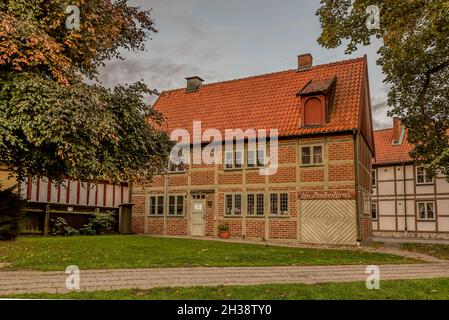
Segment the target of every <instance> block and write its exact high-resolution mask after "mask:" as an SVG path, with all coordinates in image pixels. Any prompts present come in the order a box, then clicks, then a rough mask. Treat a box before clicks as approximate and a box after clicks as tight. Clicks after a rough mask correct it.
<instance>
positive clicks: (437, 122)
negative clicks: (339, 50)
mask: <svg viewBox="0 0 449 320" xmlns="http://www.w3.org/2000/svg"><path fill="white" fill-rule="evenodd" d="M370 5H377V6H378V8H379V9H380V19H381V20H380V28H379V29H368V28H367V26H366V23H365V22H366V19H367V18H368V14H367V12H366V9H367V7H368V6H370ZM317 15H318V16H319V18H320V21H321V26H322V33H321V35H320V37H319V38H318V42H319V43H320V44H321V45H322V46H324V47H326V48H335V47H338V46H340V45H341V44H342V43H343V42H345V43H347V48H346V52H347V53H352V52H354V51H355V50H356V49H357V48H358V46H360V45H364V46H366V45H369V44H370V39H371V37H377V38H380V39H382V40H383V45H382V46H381V48H380V50H379V54H380V59H379V60H378V64H379V65H380V66H381V67H382V70H383V72H384V74H385V82H386V83H387V84H388V85H389V87H390V90H389V93H388V104H389V106H390V107H391V110H390V111H389V114H390V115H397V116H399V117H400V118H401V120H402V123H403V124H404V125H405V127H406V128H407V129H408V139H409V142H410V143H412V144H414V145H415V148H414V151H413V152H412V154H411V155H412V156H413V158H414V159H415V160H416V161H417V162H420V163H425V164H429V165H430V168H431V169H433V170H435V171H436V170H440V171H442V172H443V173H444V174H446V175H449V140H448V130H449V45H448V43H449V0H383V1H376V2H373V1H370V0H352V1H351V0H322V1H321V7H320V9H319V10H318V12H317Z"/></svg>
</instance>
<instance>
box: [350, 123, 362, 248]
mask: <svg viewBox="0 0 449 320" xmlns="http://www.w3.org/2000/svg"><path fill="white" fill-rule="evenodd" d="M352 134H353V138H354V160H355V162H354V163H355V168H354V169H355V192H356V197H355V205H356V208H355V216H356V230H357V245H359V244H360V241H361V235H360V194H359V191H360V190H359V179H360V177H359V151H358V139H357V136H358V131H357V130H356V129H354V130H353V131H352Z"/></svg>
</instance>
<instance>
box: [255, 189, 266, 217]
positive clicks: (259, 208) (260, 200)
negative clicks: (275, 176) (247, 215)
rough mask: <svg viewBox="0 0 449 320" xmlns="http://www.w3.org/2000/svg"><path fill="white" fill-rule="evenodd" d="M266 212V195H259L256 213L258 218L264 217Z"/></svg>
mask: <svg viewBox="0 0 449 320" xmlns="http://www.w3.org/2000/svg"><path fill="white" fill-rule="evenodd" d="M264 212H265V210H264V195H263V194H262V193H259V194H258V195H257V203H256V213H257V215H258V216H263V215H264Z"/></svg>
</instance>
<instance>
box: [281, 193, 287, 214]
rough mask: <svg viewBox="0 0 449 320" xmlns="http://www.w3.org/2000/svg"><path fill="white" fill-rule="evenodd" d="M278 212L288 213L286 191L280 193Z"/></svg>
mask: <svg viewBox="0 0 449 320" xmlns="http://www.w3.org/2000/svg"><path fill="white" fill-rule="evenodd" d="M280 213H281V214H282V215H286V214H288V194H287V193H281V194H280Z"/></svg>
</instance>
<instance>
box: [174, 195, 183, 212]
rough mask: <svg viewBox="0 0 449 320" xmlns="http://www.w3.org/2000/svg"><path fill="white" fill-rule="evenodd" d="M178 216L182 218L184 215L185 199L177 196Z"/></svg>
mask: <svg viewBox="0 0 449 320" xmlns="http://www.w3.org/2000/svg"><path fill="white" fill-rule="evenodd" d="M176 199H177V200H176V214H177V215H178V216H182V215H183V214H184V197H183V196H176Z"/></svg>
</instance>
